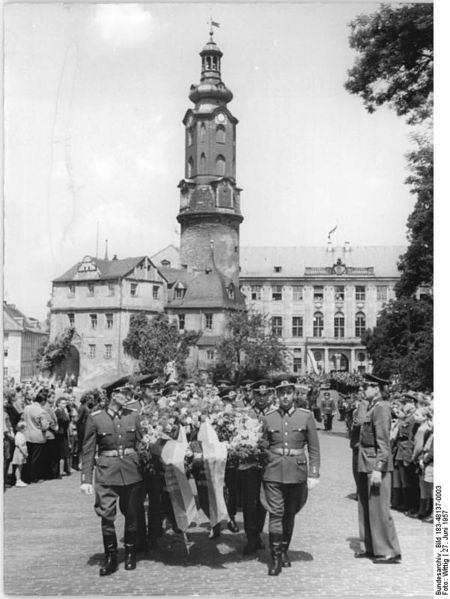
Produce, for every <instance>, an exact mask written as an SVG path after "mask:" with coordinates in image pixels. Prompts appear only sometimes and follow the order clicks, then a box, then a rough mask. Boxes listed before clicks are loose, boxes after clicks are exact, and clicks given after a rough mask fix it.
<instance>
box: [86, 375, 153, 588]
mask: <svg viewBox="0 0 450 599" xmlns="http://www.w3.org/2000/svg"><path fill="white" fill-rule="evenodd" d="M107 392H109V393H110V401H109V405H108V406H107V407H105V409H103V410H97V411H95V412H92V413H91V414H89V416H88V419H87V421H86V432H85V436H84V443H83V461H82V472H81V491H82V492H83V493H85V494H86V495H92V494H93V486H92V475H93V471H94V464H95V451H96V449H97V448H98V458H97V461H96V464H95V484H94V489H95V506H94V508H95V511H96V513H97V514H98V515H99V516H100V517H101V519H102V520H101V527H102V535H103V545H104V549H105V562H104V564H103V565H102V567H101V568H100V571H99V574H100V576H108V575H109V574H112V573H113V572H115V571H116V570H117V537H116V531H115V526H114V520H115V518H116V509H117V505H116V504H117V500H119V508H120V511H121V512H122V514H123V515H124V517H125V539H124V540H125V570H134V569H135V568H136V538H137V526H138V513H139V507H140V505H141V503H142V475H141V473H140V471H139V468H138V465H139V459H138V454H137V451H136V448H137V445H138V443H139V441H140V440H141V439H142V429H141V426H140V422H139V416H138V413H137V411H136V410H132V409H129V408H127V407H126V404H127V402H128V401H129V395H130V392H131V390H130V388H129V387H127V386H124V387H120V386H117V387H114V384H113V385H111V386H110V387H109V388H108V389H107Z"/></svg>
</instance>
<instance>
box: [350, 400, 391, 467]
mask: <svg viewBox="0 0 450 599" xmlns="http://www.w3.org/2000/svg"><path fill="white" fill-rule="evenodd" d="M390 432H391V406H390V405H389V402H387V401H383V400H382V399H381V398H380V399H379V400H378V401H375V402H374V403H373V404H372V406H369V408H368V410H367V413H366V416H365V418H364V420H363V422H362V424H361V434H360V437H359V453H358V472H367V473H369V472H372V471H373V470H379V471H380V472H391V471H392V470H393V460H392V452H391V444H390Z"/></svg>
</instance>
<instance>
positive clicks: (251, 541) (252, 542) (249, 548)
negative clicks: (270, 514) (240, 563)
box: [242, 536, 258, 555]
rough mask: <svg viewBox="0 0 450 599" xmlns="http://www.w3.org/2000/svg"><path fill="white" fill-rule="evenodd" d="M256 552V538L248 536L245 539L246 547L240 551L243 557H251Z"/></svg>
mask: <svg viewBox="0 0 450 599" xmlns="http://www.w3.org/2000/svg"><path fill="white" fill-rule="evenodd" d="M257 551H258V544H257V541H256V537H254V536H249V537H247V545H246V546H245V547H244V549H243V550H242V553H243V554H244V555H251V554H252V553H256V552H257Z"/></svg>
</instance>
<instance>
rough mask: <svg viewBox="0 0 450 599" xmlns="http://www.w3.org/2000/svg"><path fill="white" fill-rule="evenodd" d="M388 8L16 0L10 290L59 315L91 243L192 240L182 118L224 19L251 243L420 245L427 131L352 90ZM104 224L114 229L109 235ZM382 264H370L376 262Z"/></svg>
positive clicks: (7, 45)
mask: <svg viewBox="0 0 450 599" xmlns="http://www.w3.org/2000/svg"><path fill="white" fill-rule="evenodd" d="M377 7H378V4H375V3H374V4H370V3H368V2H364V3H349V4H337V3H331V4H327V3H303V4H283V5H282V6H280V4H277V3H266V4H245V3H243V4H231V5H230V4H228V5H225V4H223V3H217V4H206V3H203V4H194V3H181V4H175V3H174V4H172V3H166V4H164V5H163V4H157V3H150V4H139V3H136V4H120V3H116V4H114V5H108V4H89V3H85V4H58V3H57V4H9V5H5V7H4V131H5V143H4V217H5V257H4V263H5V272H4V292H5V297H6V299H7V301H8V302H10V303H14V304H16V305H17V307H18V308H19V309H20V310H22V311H23V312H25V313H26V314H27V315H29V316H34V317H37V318H41V319H42V318H44V317H45V315H46V310H47V308H46V303H47V301H48V299H49V298H50V294H51V281H52V280H53V279H54V278H56V277H58V276H60V275H61V274H63V273H64V272H65V271H66V270H68V269H69V268H70V267H71V266H72V265H73V264H75V263H76V262H78V261H79V260H81V259H82V258H83V257H84V256H85V255H86V254H89V255H93V256H95V255H96V253H97V238H98V240H99V243H98V256H99V257H103V256H104V253H105V240H106V239H108V251H109V257H110V258H111V257H112V255H113V254H117V256H118V257H119V258H125V257H129V256H140V255H149V256H151V255H152V254H154V253H156V252H158V251H159V250H160V249H162V248H164V247H165V246H167V245H169V244H175V245H178V243H179V228H178V223H177V221H176V215H177V213H178V208H179V190H178V189H177V185H178V183H179V181H180V180H181V179H182V178H183V176H184V127H183V125H182V119H183V117H184V114H185V113H186V111H187V109H188V108H190V107H191V106H193V105H192V103H191V102H190V100H189V99H188V93H189V87H190V85H191V84H192V83H198V82H199V80H200V56H199V52H200V51H201V49H202V47H203V46H204V44H205V43H206V42H207V41H208V37H209V36H208V30H209V26H208V25H207V21H208V20H209V19H210V18H211V17H212V18H213V19H214V21H218V22H219V23H220V28H218V29H215V31H214V39H215V41H216V43H217V44H218V46H219V47H220V49H221V50H222V52H223V54H224V56H223V58H222V79H223V81H224V82H225V84H226V85H227V86H228V87H229V88H230V89H231V90H232V92H233V94H234V99H233V100H232V102H231V103H229V105H228V108H229V109H230V110H231V112H232V113H233V114H234V115H235V116H236V117H237V118H238V120H239V124H238V128H237V175H236V178H237V184H238V185H239V187H241V188H242V189H243V192H242V193H241V209H242V213H243V216H244V222H243V223H242V225H241V245H242V246H261V245H265V246H276V245H283V246H290V245H314V246H318V245H324V244H326V242H327V234H328V232H329V231H330V230H331V229H332V228H334V226H335V225H338V228H337V230H336V232H335V233H334V234H333V241H334V242H336V243H338V244H343V243H344V242H345V241H349V242H350V243H351V244H353V245H406V243H407V240H406V219H407V216H408V214H409V213H410V212H411V210H412V208H413V205H414V201H415V199H414V196H412V195H411V194H410V192H409V189H408V187H407V186H406V185H405V184H404V180H405V178H406V176H407V170H406V160H405V154H406V153H407V152H408V151H409V150H410V149H411V148H412V141H411V133H412V132H413V130H412V128H411V127H410V126H407V125H406V124H405V121H404V119H402V118H400V117H398V116H397V115H396V114H395V113H394V111H392V110H389V109H388V108H387V107H382V108H381V109H379V110H378V111H376V112H375V113H374V114H369V113H368V112H367V111H366V110H365V109H364V106H363V103H362V100H361V99H360V98H358V97H356V96H352V95H350V94H349V93H348V92H347V91H346V90H345V89H344V83H345V80H346V77H347V71H348V69H350V68H351V67H352V65H353V62H354V59H355V54H354V51H353V50H352V49H351V48H350V47H349V44H348V36H349V26H348V24H349V23H350V21H351V20H352V19H353V18H354V17H355V16H356V15H358V14H361V13H368V12H372V11H374V10H376V9H377ZM97 231H98V236H97ZM361 266H364V265H361Z"/></svg>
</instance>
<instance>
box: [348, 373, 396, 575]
mask: <svg viewBox="0 0 450 599" xmlns="http://www.w3.org/2000/svg"><path fill="white" fill-rule="evenodd" d="M364 378H365V379H366V385H365V387H366V389H365V394H366V398H367V399H368V401H369V405H368V409H367V413H366V417H365V418H364V421H363V423H362V425H361V435H360V440H359V454H358V515H359V532H360V537H361V540H362V541H363V542H364V546H365V551H363V552H357V553H355V557H369V558H373V561H374V563H377V564H398V563H400V561H401V553H400V545H399V542H398V538H397V533H396V530H395V526H394V521H393V519H392V516H391V513H390V509H389V506H390V498H391V475H392V470H393V461H392V453H391V446H390V430H391V406H390V404H389V402H388V401H384V399H383V397H382V389H383V387H384V386H387V385H388V384H389V381H387V380H384V379H381V378H379V377H376V376H374V375H372V374H366V375H364Z"/></svg>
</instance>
